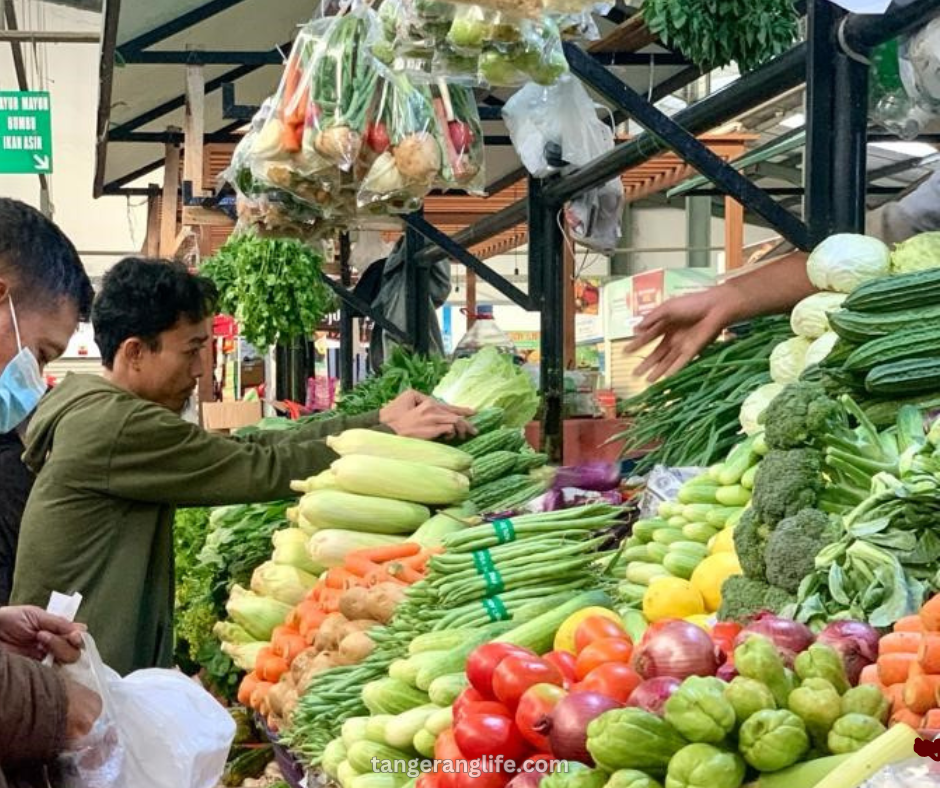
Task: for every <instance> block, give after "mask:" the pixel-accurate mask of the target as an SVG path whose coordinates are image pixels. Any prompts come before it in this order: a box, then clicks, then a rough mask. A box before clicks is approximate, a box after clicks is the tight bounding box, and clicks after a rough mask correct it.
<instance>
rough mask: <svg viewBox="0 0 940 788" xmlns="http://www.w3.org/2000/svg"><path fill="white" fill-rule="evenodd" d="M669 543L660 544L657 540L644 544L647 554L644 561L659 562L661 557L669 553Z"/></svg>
mask: <svg viewBox="0 0 940 788" xmlns="http://www.w3.org/2000/svg"><path fill="white" fill-rule="evenodd" d="M671 546H672V545H671V544H668V545H666V544H660V543H659V542H650V543H649V544H648V545H647V546H646V552H647V555H648V556H649V557H648V558H647V561H646V563H649V564H661V563H662V562H663V559H664V558H665V557H666V556H667V555H668V554H669V548H670V547H671Z"/></svg>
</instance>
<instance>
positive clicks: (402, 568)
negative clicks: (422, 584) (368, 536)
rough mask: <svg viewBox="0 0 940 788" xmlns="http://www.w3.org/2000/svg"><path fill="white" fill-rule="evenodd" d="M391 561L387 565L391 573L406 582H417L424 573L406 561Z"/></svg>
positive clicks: (387, 569)
mask: <svg viewBox="0 0 940 788" xmlns="http://www.w3.org/2000/svg"><path fill="white" fill-rule="evenodd" d="M407 560H408V559H407V558H406V559H405V560H404V561H390V562H389V563H387V564H386V565H385V567H386V571H387V572H388V574H389V575H391V576H392V577H394V578H396V579H397V580H401V581H402V582H404V583H409V584H410V583H417V582H418V581H419V580H420V579H421V578H422V577H424V575H422V574H421V573H420V572H417V571H415V570H414V569H412V568H411V567H410V566H408V565H407V564H406V563H405V561H407Z"/></svg>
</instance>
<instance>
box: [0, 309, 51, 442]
mask: <svg viewBox="0 0 940 788" xmlns="http://www.w3.org/2000/svg"><path fill="white" fill-rule="evenodd" d="M10 314H11V316H12V317H13V330H14V331H15V332H16V347H17V349H18V350H19V352H18V353H17V354H16V355H15V356H14V357H13V359H12V360H11V361H10V363H9V364H7V365H6V367H5V368H4V370H3V372H2V373H0V433H7V432H10V431H11V430H13V429H15V428H16V427H18V426H19V425H20V424H22V423H23V422H24V421H26V417H27V416H29V414H30V413H32V412H33V411H34V410H35V409H36V406H37V405H38V404H39V400H40V399H41V398H42V395H43V394H45V393H46V382H45V381H44V380H43V377H42V372H41V371H40V370H39V362H38V361H36V356H34V355H33V351H31V350H30V349H29V348H28V347H23V344H22V342H21V341H20V327H19V326H18V325H17V322H16V309H15V308H14V307H13V299H12V298H10Z"/></svg>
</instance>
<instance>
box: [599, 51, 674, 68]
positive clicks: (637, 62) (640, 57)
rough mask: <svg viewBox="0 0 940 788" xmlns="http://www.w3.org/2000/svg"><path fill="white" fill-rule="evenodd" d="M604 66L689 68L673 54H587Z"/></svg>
mask: <svg viewBox="0 0 940 788" xmlns="http://www.w3.org/2000/svg"><path fill="white" fill-rule="evenodd" d="M588 54H589V55H590V56H591V57H592V58H594V59H595V60H596V61H597V62H598V63H600V64H601V65H604V66H608V67H610V66H691V65H692V64H691V63H690V62H689V59H688V58H687V57H685V56H684V55H679V54H676V53H675V52H589V53H588Z"/></svg>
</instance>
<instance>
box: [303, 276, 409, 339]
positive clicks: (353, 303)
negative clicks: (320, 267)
mask: <svg viewBox="0 0 940 788" xmlns="http://www.w3.org/2000/svg"><path fill="white" fill-rule="evenodd" d="M320 279H321V280H322V281H323V284H325V285H326V286H327V287H328V288H330V290H332V291H333V292H334V293H335V294H336V296H337V298H339V299H340V300H341V301H342V302H343V303H344V304H347V305H348V306H349V307H350V308H351V309H352V310H353V311H354V312H355V313H356V314H357V315H359V316H361V317H367V318H369V319H370V320H372V322H373V323H375V324H376V325H377V326H379V327H380V328H381V329H382V330H383V331H384V332H385V333H386V334H388V335H389V336H390V337H392V338H393V339H394V340H395V341H396V342H400V343H402V344H403V345H407V346H408V347H410V346H411V340H410V339H409V338H408V336H407V335H406V334H405V332H404V331H402V330H401V329H400V328H399V327H398V326H396V325H395V324H394V323H393V322H392V321H391V320H389V319H388V318H386V317H385V316H384V315H380V314H379V313H378V312H375V311H374V310H373V309H372V307H371V306H370V305H369V304H367V303H366V302H365V301H363V300H362V299H361V298H359V296H357V295H356V294H355V293H353V291H352V290H350V289H348V288H346V287H343V286H342V285H341V284H340V283H339V282H337V281H336V280H335V279H332V278H330V277H329V276H327V275H326V274H322V273H321V274H320Z"/></svg>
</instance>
